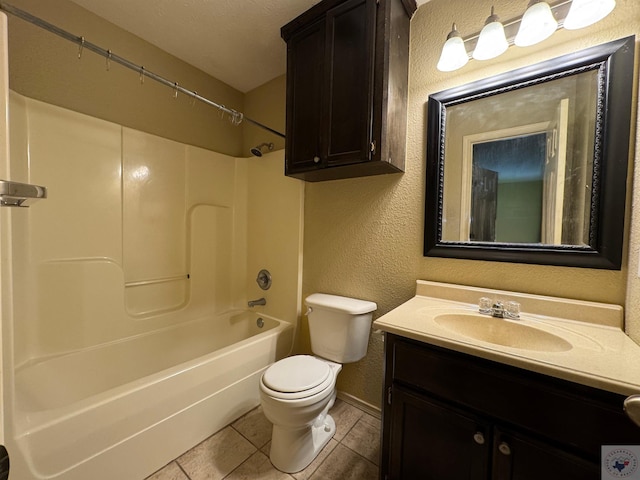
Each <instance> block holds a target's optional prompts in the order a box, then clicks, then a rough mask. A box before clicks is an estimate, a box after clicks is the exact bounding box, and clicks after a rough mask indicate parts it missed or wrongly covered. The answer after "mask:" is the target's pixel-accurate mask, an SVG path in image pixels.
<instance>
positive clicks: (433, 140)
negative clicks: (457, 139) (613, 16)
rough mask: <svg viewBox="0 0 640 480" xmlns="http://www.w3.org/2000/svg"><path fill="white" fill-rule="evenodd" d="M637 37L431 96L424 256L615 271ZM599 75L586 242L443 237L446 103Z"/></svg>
mask: <svg viewBox="0 0 640 480" xmlns="http://www.w3.org/2000/svg"><path fill="white" fill-rule="evenodd" d="M634 48H635V36H631V37H627V38H623V39H620V40H616V41H613V42H609V43H606V44H603V45H598V46H596V47H592V48H589V49H586V50H582V51H579V52H576V53H572V54H569V55H565V56H562V57H558V58H555V59H552V60H548V61H545V62H542V63H538V64H535V65H531V66H528V67H525V68H521V69H518V70H514V71H511V72H507V73H503V74H500V75H497V76H494V77H491V78H487V79H482V80H479V81H477V82H473V83H470V84H467V85H462V86H459V87H455V88H451V89H449V90H445V91H442V92H439V93H436V94H433V95H430V96H429V101H428V104H427V106H428V125H427V169H426V177H427V178H426V195H425V229H424V230H425V236H424V255H425V256H429V257H447V258H464V259H474V260H491V261H500V262H515V263H531V264H542V265H562V266H571V267H590V268H602V269H611V270H620V268H621V264H622V245H623V237H624V217H625V203H626V184H627V170H628V163H629V139H630V129H631V108H632V107H631V101H632V92H633V74H634ZM588 70H597V71H598V73H599V81H598V96H599V98H598V99H597V105H598V107H597V112H596V115H597V117H596V128H595V130H596V131H595V141H594V162H593V165H594V167H593V170H594V171H593V186H594V188H593V192H592V197H591V225H590V233H589V237H590V241H589V245H586V246H573V245H545V244H515V243H480V242H458V241H443V240H442V215H443V189H444V168H445V165H444V159H445V138H446V137H445V136H446V129H445V122H446V112H447V107H450V106H454V105H458V104H460V103H464V102H468V101H471V100H475V99H478V98H484V97H489V96H492V95H497V94H499V93H503V92H507V91H512V90H517V89H520V88H524V87H527V86H530V85H537V84H540V83H543V82H547V81H551V80H555V79H558V78H561V77H564V76H568V75H572V74H577V73H581V72H585V71H588Z"/></svg>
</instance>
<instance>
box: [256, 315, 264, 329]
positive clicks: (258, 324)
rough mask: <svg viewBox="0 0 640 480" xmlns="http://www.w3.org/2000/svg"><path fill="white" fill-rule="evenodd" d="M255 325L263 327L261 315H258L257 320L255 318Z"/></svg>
mask: <svg viewBox="0 0 640 480" xmlns="http://www.w3.org/2000/svg"><path fill="white" fill-rule="evenodd" d="M256 325H257V326H258V328H262V327H264V320H263V319H262V317H258V320H256Z"/></svg>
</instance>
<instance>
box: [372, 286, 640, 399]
mask: <svg viewBox="0 0 640 480" xmlns="http://www.w3.org/2000/svg"><path fill="white" fill-rule="evenodd" d="M483 296H486V297H489V298H492V299H496V300H497V299H499V300H503V301H509V300H514V301H517V302H519V303H520V304H521V319H520V320H508V319H500V321H504V322H518V323H519V324H520V325H526V326H530V327H533V328H536V329H538V330H542V331H545V332H548V333H551V334H553V335H556V336H558V337H561V338H563V339H564V340H566V341H568V342H569V343H570V344H571V345H572V348H571V349H569V350H566V351H553V352H552V351H536V350H529V349H522V348H513V347H508V346H502V345H496V344H493V343H488V342H483V341H480V340H476V339H474V338H471V337H468V336H465V335H463V334H461V333H457V332H455V331H452V330H450V329H448V328H446V327H444V326H441V325H440V324H439V323H438V322H437V321H435V317H437V316H438V315H440V314H445V313H461V314H477V312H478V300H479V298H480V297H483ZM483 318H484V317H483ZM483 318H478V321H482V320H483ZM487 318H490V317H487ZM374 328H376V329H379V330H382V331H385V332H389V333H394V334H397V335H401V336H403V337H407V338H411V339H414V340H418V341H421V342H424V343H428V344H431V345H437V346H440V347H444V348H448V349H451V350H455V351H458V352H463V353H467V354H470V355H475V356H478V357H482V358H485V359H488V360H493V361H496V362H500V363H503V364H507V365H512V366H515V367H520V368H523V369H526V370H531V371H534V372H538V373H542V374H546V375H550V376H552V377H557V378H561V379H564V380H569V381H572V382H576V383H580V384H583V385H588V386H591V387H596V388H600V389H603V390H608V391H612V392H616V393H619V394H623V395H631V394H637V393H640V346H638V345H637V344H636V343H635V342H633V341H632V340H631V339H630V338H629V337H628V336H627V335H626V334H625V333H624V330H623V311H622V307H620V306H618V305H609V304H603V303H594V302H583V301H577V300H571V299H562V298H555V297H543V296H537V295H529V294H523V293H517V292H507V291H499V290H490V289H482V288H476V287H467V286H462V285H452V284H444V283H436V282H427V281H421V280H419V281H418V282H417V287H416V296H415V297H413V298H412V299H411V300H409V301H407V302H405V303H403V304H402V305H400V306H399V307H397V308H395V309H394V310H392V311H390V312H389V313H387V314H386V315H383V316H382V317H380V318H378V319H377V320H376V321H375V322H374Z"/></svg>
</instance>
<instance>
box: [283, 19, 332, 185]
mask: <svg viewBox="0 0 640 480" xmlns="http://www.w3.org/2000/svg"><path fill="white" fill-rule="evenodd" d="M324 36H325V22H324V21H323V20H318V21H316V22H314V23H312V24H310V25H308V26H306V27H305V28H302V29H300V30H299V31H297V32H296V33H295V34H294V35H293V36H292V37H291V39H290V40H289V41H288V42H287V101H288V103H289V104H288V106H287V143H286V157H287V162H286V167H285V168H286V173H289V172H293V171H304V170H308V169H313V168H316V167H317V164H318V163H320V162H321V155H322V152H321V135H320V133H321V123H322V121H321V115H322V85H323V83H324V82H323V73H324V68H323V63H322V59H323V58H324V40H325V38H324Z"/></svg>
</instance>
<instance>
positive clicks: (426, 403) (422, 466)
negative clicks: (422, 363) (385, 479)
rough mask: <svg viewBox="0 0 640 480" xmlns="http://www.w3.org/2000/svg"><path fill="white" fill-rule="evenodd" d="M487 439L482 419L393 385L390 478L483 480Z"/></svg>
mask: <svg viewBox="0 0 640 480" xmlns="http://www.w3.org/2000/svg"><path fill="white" fill-rule="evenodd" d="M492 443H493V442H492V440H491V427H490V426H489V425H488V424H487V423H486V422H485V421H483V420H480V419H478V418H474V417H473V416H470V415H467V414H462V413H460V412H458V411H455V410H453V409H451V408H449V407H445V406H442V405H440V404H438V403H437V402H433V401H431V400H428V399H427V398H425V397H423V396H418V395H415V394H412V393H411V392H409V391H407V390H404V389H402V388H401V387H394V389H393V402H392V405H391V439H390V452H389V454H390V459H389V479H390V480H400V479H402V480H416V479H420V480H486V479H487V478H488V475H489V471H488V468H489V458H490V453H491V448H492ZM538 480H540V479H538Z"/></svg>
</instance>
